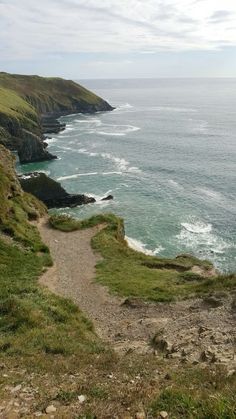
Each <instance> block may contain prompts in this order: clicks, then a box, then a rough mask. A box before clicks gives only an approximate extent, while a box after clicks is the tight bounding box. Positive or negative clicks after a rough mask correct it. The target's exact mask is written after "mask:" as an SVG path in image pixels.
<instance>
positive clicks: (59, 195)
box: [18, 172, 95, 208]
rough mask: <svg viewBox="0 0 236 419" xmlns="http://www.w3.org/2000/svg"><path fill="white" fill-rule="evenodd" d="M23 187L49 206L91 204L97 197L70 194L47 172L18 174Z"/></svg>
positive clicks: (61, 206)
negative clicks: (46, 173)
mask: <svg viewBox="0 0 236 419" xmlns="http://www.w3.org/2000/svg"><path fill="white" fill-rule="evenodd" d="M18 179H19V181H20V184H21V187H22V189H23V190H24V191H25V192H28V193H30V194H33V195H34V196H36V198H38V199H40V201H42V202H44V204H45V205H46V206H47V207H48V208H65V207H76V206H77V205H84V204H90V203H93V202H95V199H94V198H92V197H89V196H86V195H81V194H69V193H68V192H66V190H65V189H64V188H63V187H62V186H61V184H60V183H59V182H56V181H55V180H54V179H51V178H50V177H48V176H47V175H45V173H38V172H33V173H27V174H25V175H20V176H18Z"/></svg>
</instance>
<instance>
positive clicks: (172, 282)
mask: <svg viewBox="0 0 236 419" xmlns="http://www.w3.org/2000/svg"><path fill="white" fill-rule="evenodd" d="M101 223H102V224H105V225H106V227H105V228H104V229H103V230H101V231H100V232H99V233H97V234H96V236H95V237H94V238H93V240H92V246H93V248H94V249H95V250H97V251H98V252H99V253H100V254H101V255H102V257H103V260H102V261H101V262H99V263H98V265H97V275H96V279H97V281H98V282H100V283H102V284H104V285H107V286H108V287H109V288H110V290H111V291H112V292H114V293H117V294H119V295H122V296H127V297H130V296H132V297H137V298H144V299H147V300H152V301H163V302H167V301H173V300H175V299H179V298H189V297H193V296H201V295H205V294H210V293H212V292H215V291H220V290H224V289H229V290H230V289H232V288H235V287H236V275H234V274H231V275H220V276H216V277H211V278H204V277H202V276H200V275H197V274H195V273H193V272H191V268H192V267H193V266H200V267H201V268H202V269H203V270H204V271H205V272H206V273H207V271H208V270H209V269H211V268H212V264H211V263H210V262H209V261H205V260H199V259H197V258H195V257H194V256H191V255H180V256H177V257H176V258H174V259H165V258H157V257H152V256H146V255H144V254H143V253H139V252H136V251H134V250H132V249H130V248H129V247H128V246H127V243H126V241H125V240H124V225H123V220H121V219H120V218H118V217H116V216H114V215H112V214H108V215H98V216H94V217H92V218H90V219H88V220H82V221H81V220H75V219H72V218H70V217H68V216H65V215H52V216H51V218H50V224H51V226H52V227H53V228H57V229H60V230H62V231H66V232H69V231H73V230H76V229H82V228H88V227H92V226H94V225H96V224H101Z"/></svg>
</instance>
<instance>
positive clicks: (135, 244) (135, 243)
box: [125, 236, 164, 256]
mask: <svg viewBox="0 0 236 419" xmlns="http://www.w3.org/2000/svg"><path fill="white" fill-rule="evenodd" d="M125 239H126V241H127V243H128V245H129V247H131V249H133V250H136V251H137V252H141V253H144V254H145V255H148V256H156V255H158V253H160V252H161V251H162V250H164V248H163V247H162V246H158V247H156V248H155V249H154V250H150V249H147V244H145V243H143V242H141V240H137V239H133V238H132V237H128V236H125Z"/></svg>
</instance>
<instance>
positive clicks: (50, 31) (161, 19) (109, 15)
mask: <svg viewBox="0 0 236 419" xmlns="http://www.w3.org/2000/svg"><path fill="white" fill-rule="evenodd" d="M0 39H1V43H0V57H1V58H2V59H13V60H17V59H26V58H30V59H36V58H37V57H41V56H45V55H48V56H49V57H50V56H51V55H52V54H64V53H81V52H86V53H101V52H103V53H116V52H117V53H130V52H140V53H142V54H143V53H155V52H156V51H163V50H164V51H165V50H174V51H183V50H207V49H209V50H214V49H218V48H220V47H223V46H231V45H236V1H235V0H224V4H223V8H222V1H219V0H145V2H144V0H40V2H37V3H36V2H32V0H21V1H19V0H0Z"/></svg>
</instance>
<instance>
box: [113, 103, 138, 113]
mask: <svg viewBox="0 0 236 419" xmlns="http://www.w3.org/2000/svg"><path fill="white" fill-rule="evenodd" d="M132 108H133V105H131V104H130V103H124V104H122V105H119V106H117V107H116V108H115V109H114V110H113V111H112V112H120V111H125V110H129V109H132Z"/></svg>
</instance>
